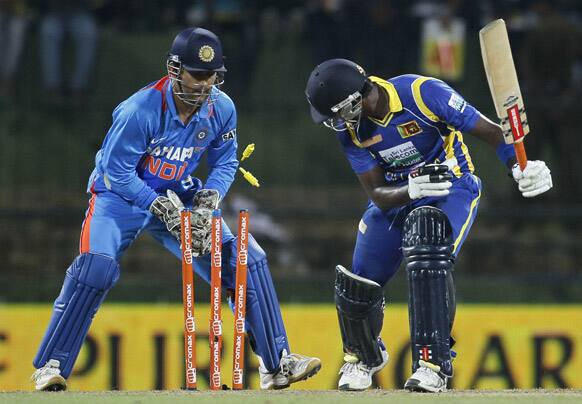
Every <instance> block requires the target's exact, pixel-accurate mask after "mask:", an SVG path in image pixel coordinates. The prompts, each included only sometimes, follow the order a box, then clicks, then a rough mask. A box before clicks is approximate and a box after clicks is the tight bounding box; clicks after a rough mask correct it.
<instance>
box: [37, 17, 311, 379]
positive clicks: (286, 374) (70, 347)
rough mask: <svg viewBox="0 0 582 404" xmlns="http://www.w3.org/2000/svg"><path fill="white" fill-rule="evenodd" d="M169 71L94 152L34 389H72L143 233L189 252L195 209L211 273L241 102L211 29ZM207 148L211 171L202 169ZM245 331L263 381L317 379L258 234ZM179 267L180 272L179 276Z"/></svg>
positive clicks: (197, 240)
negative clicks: (283, 308)
mask: <svg viewBox="0 0 582 404" xmlns="http://www.w3.org/2000/svg"><path fill="white" fill-rule="evenodd" d="M166 66H167V72H168V75H167V76H165V77H163V78H161V79H160V80H158V81H156V82H154V83H152V84H149V85H148V86H146V87H144V88H143V89H141V90H139V91H138V92H137V93H135V94H133V95H132V96H131V97H129V98H128V99H127V100H125V101H123V102H122V103H121V104H119V105H118V106H117V108H116V109H115V111H114V112H113V124H112V126H111V129H109V132H108V133H107V136H106V137H105V141H104V142H103V146H102V148H101V150H99V152H98V153H97V156H96V157H95V170H94V171H93V173H92V175H91V178H90V179H89V184H88V188H87V190H88V192H89V193H90V194H91V200H90V202H89V209H88V210H87V214H86V217H85V221H84V222H83V227H82V230H81V240H80V246H79V255H78V256H77V258H75V260H74V261H73V263H72V264H71V266H70V267H69V268H68V269H67V273H66V276H65V281H64V283H63V287H62V289H61V293H60V295H59V297H58V298H57V299H56V301H55V304H54V310H53V314H52V317H51V320H50V323H49V325H48V329H47V331H46V334H45V336H44V338H43V340H42V342H41V344H40V347H39V350H38V353H37V355H36V357H35V358H34V362H33V363H34V366H35V367H36V368H37V369H38V370H37V371H36V372H35V373H34V375H33V380H34V382H35V384H36V389H37V390H64V389H66V386H67V384H66V378H67V377H68V376H69V375H70V374H71V371H72V369H73V365H74V363H75V360H76V359H77V356H78V354H79V350H80V349H81V345H82V344H83V341H84V339H85V336H86V335H87V332H88V330H89V326H90V325H91V321H92V320H93V317H94V316H95V314H96V313H97V310H98V309H99V306H100V305H101V303H102V302H103V300H104V299H105V296H106V295H107V292H108V291H109V289H111V288H112V287H113V285H115V283H116V282H117V279H118V278H119V260H120V258H121V256H122V255H123V253H124V252H125V250H126V249H127V248H128V247H129V246H130V245H131V244H132V243H133V241H134V240H135V239H136V238H137V237H138V236H139V235H140V233H141V232H142V231H147V232H149V233H150V234H151V235H152V236H153V237H154V238H155V239H156V240H157V241H159V242H160V243H161V244H162V245H163V246H164V247H166V248H167V249H168V250H169V251H171V252H172V253H173V254H174V255H175V256H176V257H178V258H180V257H181V254H180V243H179V239H180V208H181V207H182V206H183V205H186V206H190V207H193V214H192V229H193V230H192V242H193V252H194V255H195V256H196V259H195V269H196V272H197V273H198V275H200V276H201V277H202V278H204V279H205V280H206V281H207V282H208V281H209V279H210V255H209V251H210V244H211V243H210V230H211V229H210V227H211V221H210V219H211V216H212V210H213V209H215V208H216V207H218V205H219V203H220V200H221V199H222V198H224V196H225V195H226V193H227V191H228V189H229V187H230V185H231V184H232V182H233V180H234V176H235V173H236V170H237V167H238V159H237V156H236V151H237V137H236V125H237V118H236V110H235V107H234V104H233V102H232V100H231V99H230V98H229V97H228V96H227V95H226V94H225V93H224V92H222V91H221V90H220V89H219V86H220V85H221V84H222V82H223V76H224V72H226V68H225V67H224V61H223V55H222V46H221V43H220V40H219V39H218V37H217V36H216V35H214V34H213V33H212V32H210V31H208V30H205V29H203V28H188V29H186V30H184V31H182V32H180V33H179V34H178V36H176V38H175V39H174V42H173V44H172V47H171V50H170V53H169V55H168V58H167V62H166ZM204 154H206V158H207V162H208V171H209V174H208V178H207V179H206V182H205V183H204V184H202V182H201V181H200V180H199V179H198V178H195V177H193V176H191V174H193V173H194V172H195V170H196V169H197V167H198V165H199V163H200V160H201V159H202V156H203V155H204ZM222 234H223V238H222V243H223V255H222V258H223V263H222V268H223V270H222V281H223V288H225V289H234V275H235V268H236V238H235V237H234V236H233V234H232V232H231V231H230V229H229V228H228V226H227V225H226V224H224V223H223V229H222ZM248 248H249V251H248V275H247V276H248V284H247V306H246V307H247V317H246V319H247V323H246V330H247V331H248V335H249V338H250V341H251V346H252V347H253V349H254V351H255V353H256V354H257V355H258V357H259V363H260V367H259V372H260V379H261V388H262V389H281V388H285V387H288V386H289V385H290V384H291V383H294V382H296V381H299V380H303V379H305V378H307V377H309V376H312V375H314V374H315V373H317V371H318V370H319V369H320V367H321V363H320V361H319V359H318V358H311V357H307V356H303V355H298V354H292V353H291V351H290V349H289V343H288V341H287V334H286V332H285V326H284V325H283V320H282V318H281V312H280V309H279V302H278V300H277V294H276V292H275V288H274V286H273V282H272V280H271V275H270V272H269V267H268V265H267V257H266V255H265V252H264V251H263V250H262V249H261V247H260V246H259V245H258V244H257V242H256V241H255V240H254V238H253V237H252V236H250V235H249V244H248ZM179 274H180V272H179V265H176V276H179Z"/></svg>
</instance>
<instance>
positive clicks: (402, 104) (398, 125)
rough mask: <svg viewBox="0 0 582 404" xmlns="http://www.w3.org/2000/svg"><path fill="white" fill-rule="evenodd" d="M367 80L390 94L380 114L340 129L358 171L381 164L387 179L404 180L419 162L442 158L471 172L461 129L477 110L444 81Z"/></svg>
mask: <svg viewBox="0 0 582 404" xmlns="http://www.w3.org/2000/svg"><path fill="white" fill-rule="evenodd" d="M370 80H372V81H373V82H374V83H376V84H377V85H379V86H380V87H381V88H383V89H384V90H385V91H386V92H387V93H388V96H389V99H390V104H389V112H388V113H387V115H386V116H385V117H384V118H383V119H380V120H378V119H374V118H370V117H367V118H362V121H361V123H360V127H359V129H358V131H357V133H355V132H354V131H353V130H351V129H349V128H348V129H347V130H345V131H343V132H339V133H338V137H339V139H340V142H341V143H342V146H343V149H344V152H345V154H346V156H347V158H348V160H349V161H350V164H351V166H352V169H353V170H354V171H355V172H356V174H361V173H364V172H366V171H369V170H371V169H373V168H374V167H377V166H380V167H381V168H382V169H383V170H384V172H385V177H386V180H387V182H388V183H393V184H396V183H400V182H404V181H406V180H407V177H408V173H410V171H412V170H413V169H414V168H416V167H418V166H421V165H423V164H430V163H445V164H447V165H449V166H450V167H451V170H452V172H453V174H454V175H455V176H456V177H457V178H460V177H461V176H462V175H463V174H464V173H472V172H473V171H474V167H473V163H472V161H471V157H470V155H469V151H468V149H467V146H466V145H465V143H463V135H462V134H461V132H463V131H469V130H471V129H473V127H474V126H475V124H476V123H477V120H478V119H479V116H480V113H479V112H478V111H477V110H476V109H475V108H474V107H472V106H471V105H469V104H468V103H467V102H466V101H465V100H464V99H463V98H462V97H461V96H460V95H459V94H458V93H457V92H456V91H454V90H453V89H452V88H451V87H449V86H448V85H447V84H445V83H444V82H442V81H440V80H437V79H434V78H430V77H423V76H418V75H413V74H407V75H403V76H398V77H394V78H392V79H390V80H388V81H386V80H383V79H380V78H378V77H374V76H371V77H370Z"/></svg>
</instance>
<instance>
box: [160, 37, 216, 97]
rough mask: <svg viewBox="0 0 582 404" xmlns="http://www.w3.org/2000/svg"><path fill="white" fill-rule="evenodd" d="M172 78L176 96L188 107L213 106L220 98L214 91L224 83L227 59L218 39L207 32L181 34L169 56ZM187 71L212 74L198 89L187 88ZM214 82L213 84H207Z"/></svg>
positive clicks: (167, 66)
mask: <svg viewBox="0 0 582 404" xmlns="http://www.w3.org/2000/svg"><path fill="white" fill-rule="evenodd" d="M166 68H167V70H168V77H169V78H170V82H171V83H172V91H173V92H174V95H175V96H176V97H178V98H179V99H180V100H182V101H183V102H184V103H186V104H188V105H191V106H193V107H199V106H200V105H202V103H204V102H206V100H208V103H209V104H211V103H213V102H215V100H216V97H217V96H218V94H219V93H218V92H217V91H213V90H212V89H213V88H216V87H219V86H220V85H221V84H222V83H224V77H223V76H224V72H226V68H225V67H224V56H223V55H222V44H221V43H220V39H218V37H217V36H216V35H215V34H214V33H212V32H210V31H208V30H207V29H204V28H187V29H185V30H184V31H182V32H180V33H179V34H178V35H177V36H176V38H175V39H174V42H173V43H172V48H171V49H170V52H169V54H168V60H167V61H166ZM184 71H187V72H189V73H192V74H193V75H198V76H200V74H202V75H205V74H210V75H211V76H209V77H208V78H207V79H206V80H203V81H201V82H200V83H198V84H195V85H193V86H192V85H190V86H188V85H186V83H185V82H184V76H183V73H184ZM207 80H211V82H210V81H209V82H206V81H207Z"/></svg>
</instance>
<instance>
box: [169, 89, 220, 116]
mask: <svg viewBox="0 0 582 404" xmlns="http://www.w3.org/2000/svg"><path fill="white" fill-rule="evenodd" d="M212 91H216V89H215V88H213V89H212ZM166 100H167V101H166V102H167V103H168V109H169V111H170V113H171V114H172V119H174V120H176V121H178V122H180V123H181V124H182V125H183V126H184V123H183V122H182V120H181V119H180V116H179V115H178V110H177V109H176V103H175V102H174V95H173V93H172V86H171V84H168V86H167V88H166ZM210 113H211V108H210V107H209V105H208V99H207V100H206V101H204V104H202V106H201V107H200V108H199V109H198V111H197V112H196V113H195V114H194V116H193V117H192V119H191V120H190V122H188V125H189V124H190V123H191V122H197V121H199V120H200V119H205V118H208V117H210ZM186 126H187V125H186Z"/></svg>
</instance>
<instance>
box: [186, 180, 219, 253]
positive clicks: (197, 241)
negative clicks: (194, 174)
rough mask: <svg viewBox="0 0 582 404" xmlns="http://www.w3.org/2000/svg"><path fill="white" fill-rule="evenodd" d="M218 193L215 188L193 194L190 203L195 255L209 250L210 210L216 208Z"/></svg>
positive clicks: (210, 234)
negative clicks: (192, 207)
mask: <svg viewBox="0 0 582 404" xmlns="http://www.w3.org/2000/svg"><path fill="white" fill-rule="evenodd" d="M219 201H220V194H219V193H218V191H217V190H216V189H201V190H200V191H198V192H196V194H195V195H194V200H193V203H192V205H193V206H194V210H193V211H192V254H193V255H194V256H195V257H200V256H202V255H206V254H208V253H209V252H210V247H211V240H212V212H213V210H214V209H217V208H218V202H219Z"/></svg>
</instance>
